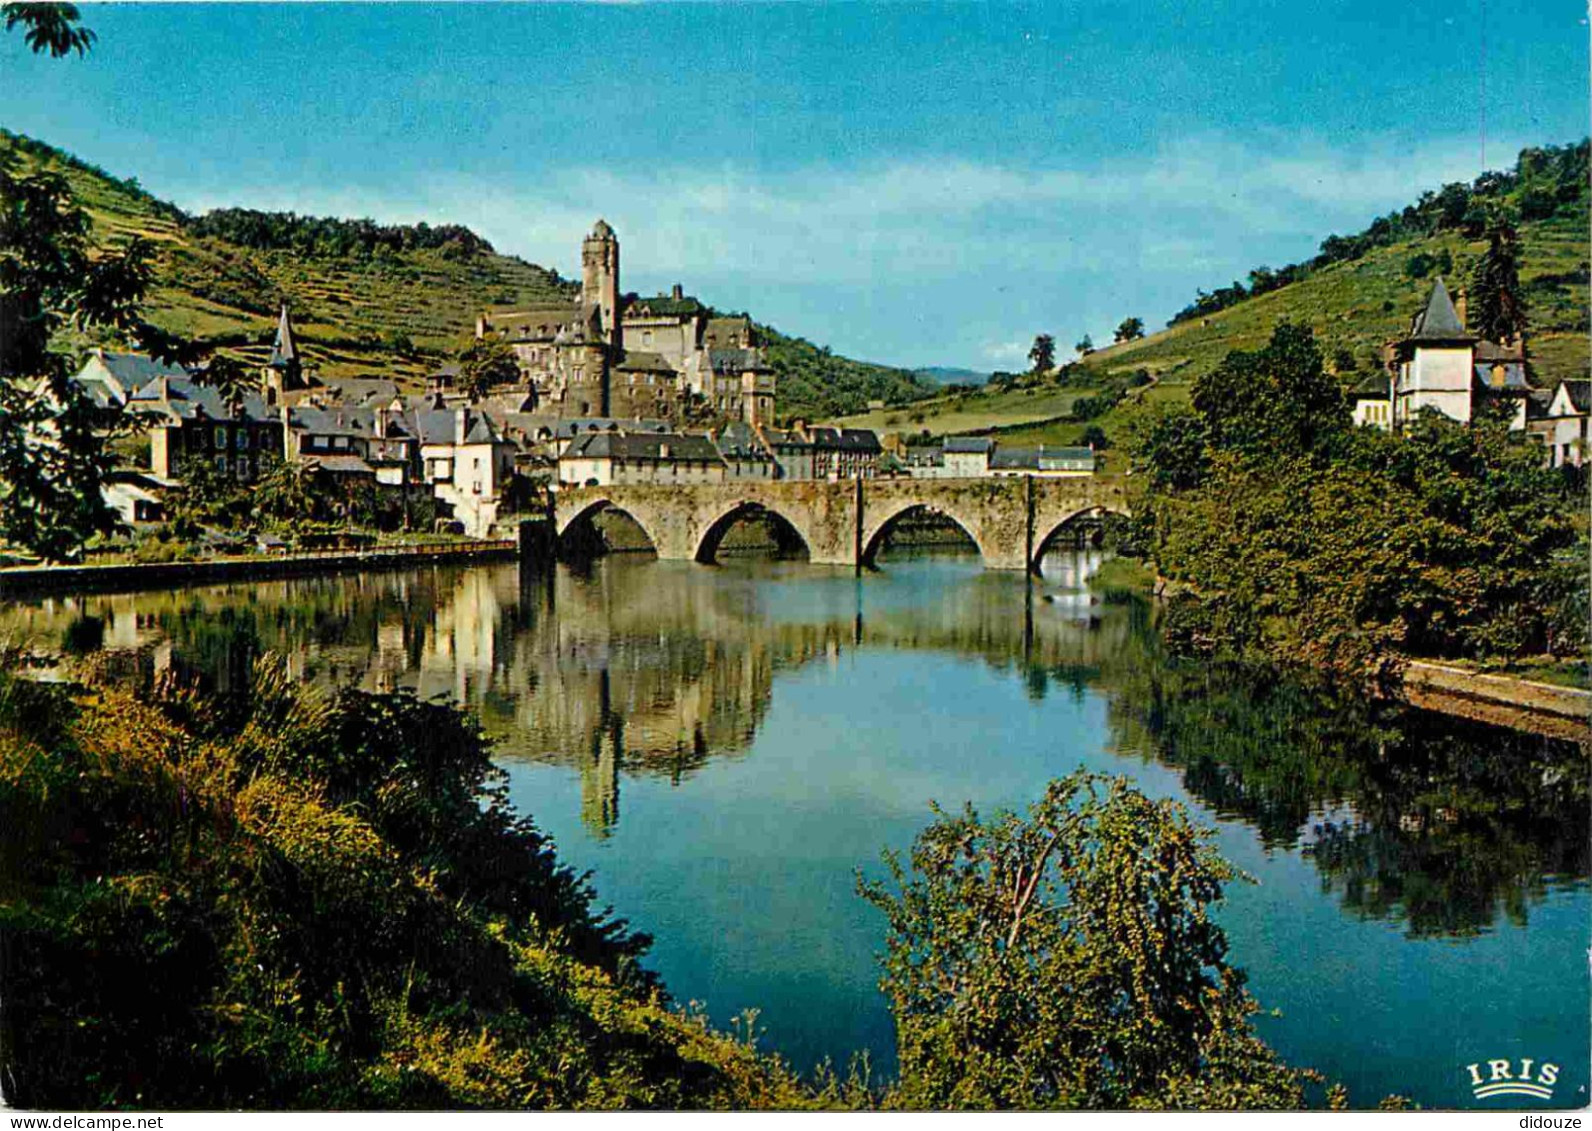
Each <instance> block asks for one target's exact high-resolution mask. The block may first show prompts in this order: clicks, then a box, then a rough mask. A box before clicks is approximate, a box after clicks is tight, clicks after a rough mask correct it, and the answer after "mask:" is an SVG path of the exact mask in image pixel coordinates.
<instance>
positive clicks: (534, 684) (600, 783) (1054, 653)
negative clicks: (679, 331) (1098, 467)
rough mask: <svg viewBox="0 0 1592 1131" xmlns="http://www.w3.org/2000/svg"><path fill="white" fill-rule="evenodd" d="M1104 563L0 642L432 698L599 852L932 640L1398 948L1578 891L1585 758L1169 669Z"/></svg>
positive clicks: (592, 595) (119, 661)
mask: <svg viewBox="0 0 1592 1131" xmlns="http://www.w3.org/2000/svg"><path fill="white" fill-rule="evenodd" d="M1100 560H1101V557H1100V555H1099V554H1098V552H1095V553H1089V554H1087V555H1086V554H1084V553H1063V554H1058V555H1054V556H1053V557H1052V558H1051V559H1050V560H1048V561H1047V562H1046V568H1045V576H1044V577H1043V578H1041V579H1038V580H1036V581H1034V582H1033V583H1031V584H1027V585H1025V584H1023V583H1022V582H1021V581H1020V580H1018V579H1014V578H1012V577H1009V576H1005V575H1001V574H994V573H985V572H981V571H980V569H979V567H978V563H977V559H976V558H972V559H968V560H966V561H957V560H955V559H952V560H946V559H943V558H941V559H938V560H935V561H914V560H912V559H911V558H910V557H904V558H902V559H901V560H899V561H895V562H891V563H889V564H888V566H887V568H886V570H885V571H884V572H883V573H881V574H878V575H873V576H868V577H864V578H860V579H854V578H853V577H852V576H851V575H850V573H849V572H846V571H834V570H826V569H819V568H814V567H810V566H806V565H802V564H798V563H774V562H759V563H747V562H742V563H736V564H732V565H730V566H727V567H724V568H703V567H699V566H695V565H691V564H687V563H668V562H655V561H649V560H636V559H629V560H626V559H624V558H611V559H608V560H606V561H604V562H600V563H598V564H596V565H595V566H593V567H591V568H589V569H587V570H584V571H580V570H572V569H568V568H564V567H559V568H558V569H556V570H553V571H546V572H537V571H530V570H527V571H522V570H520V569H519V568H517V567H516V566H514V565H504V566H497V567H489V568H474V569H464V568H433V569H427V570H419V571H414V572H408V573H390V574H365V575H355V576H343V577H330V578H317V579H304V580H294V581H282V582H267V583H259V584H250V585H238V586H217V587H208V588H199V589H189V590H176V591H168V592H160V593H141V594H128V595H113V596H85V597H81V598H73V599H65V600H59V599H58V600H52V601H43V602H33V603H20V604H17V605H14V606H12V607H11V608H9V609H7V610H4V611H0V641H3V640H5V639H6V638H8V637H11V638H16V637H23V638H31V639H33V640H34V641H35V642H36V643H37V644H38V645H39V647H41V648H43V649H45V650H51V651H61V652H64V653H67V654H69V655H71V654H76V655H77V656H78V657H79V659H78V660H77V662H80V663H82V662H87V663H93V664H99V665H102V666H108V667H111V668H113V669H116V670H117V671H118V672H119V673H120V674H122V675H125V677H126V678H129V679H138V680H148V679H153V678H155V676H157V675H158V674H160V673H163V672H171V673H173V674H174V675H175V676H177V677H179V678H197V679H201V680H203V681H206V682H208V683H211V684H212V685H214V686H217V687H218V688H220V689H222V690H225V689H227V688H229V687H235V686H238V685H240V683H241V682H242V681H243V680H245V679H246V678H247V673H248V671H249V668H250V666H251V665H252V663H253V662H254V660H255V658H256V657H258V656H259V655H260V654H261V653H262V652H264V651H266V650H274V651H277V652H280V653H281V654H282V655H283V656H285V657H286V660H287V663H288V664H289V667H290V670H291V671H292V672H293V673H294V674H295V675H297V676H298V677H300V678H302V679H306V680H309V681H312V682H315V683H319V684H322V685H326V686H338V687H341V686H353V687H358V688H360V689H363V690H368V691H389V690H395V689H398V688H405V689H409V690H412V691H414V692H415V693H416V694H418V695H420V696H422V697H432V696H445V697H447V698H450V699H452V700H454V701H456V702H460V703H463V704H466V705H468V706H469V707H471V708H472V709H473V710H474V711H475V712H476V714H477V715H478V717H479V718H480V720H481V724H482V726H483V728H484V729H485V731H486V732H487V734H488V735H489V736H491V738H492V739H493V740H494V741H495V743H496V744H497V749H498V755H499V757H500V758H501V759H504V760H516V759H524V760H530V761H536V762H542V763H549V764H557V765H563V766H568V767H570V768H572V769H573V770H575V771H576V772H577V773H578V775H579V778H580V783H581V798H582V817H583V821H584V823H585V825H586V827H587V829H588V830H589V831H590V832H591V834H592V835H594V836H597V837H605V836H608V835H609V834H610V833H611V832H612V830H613V829H614V828H615V825H616V823H617V822H618V821H619V820H620V813H621V789H622V782H623V779H624V777H625V776H626V775H647V776H652V777H657V778H662V779H666V780H668V781H670V782H672V783H675V784H677V785H682V786H684V785H686V783H688V781H689V779H690V778H691V777H692V776H693V775H694V774H696V773H698V772H699V771H701V770H702V769H703V767H705V766H706V765H707V764H708V763H709V762H710V761H712V760H716V759H739V758H742V757H744V756H745V755H746V753H747V752H748V751H749V750H750V749H751V748H752V745H753V739H754V736H755V735H756V733H757V731H758V729H759V728H760V727H761V726H762V725H763V724H764V721H765V719H766V717H767V715H768V712H769V708H770V704H771V702H772V699H773V693H774V692H773V689H774V684H775V680H776V676H777V673H778V672H779V671H781V670H782V669H793V668H796V667H800V666H802V665H809V664H813V663H829V664H835V663H838V662H839V660H840V658H841V657H842V656H843V655H844V654H845V653H847V652H848V651H851V650H855V649H858V648H867V649H900V650H906V651H934V652H948V653H953V654H955V655H958V656H963V657H977V658H979V659H980V660H982V661H983V662H984V663H986V664H988V665H990V666H991V667H993V668H995V669H998V670H1004V671H1010V672H1012V673H1013V675H1014V676H1017V677H1019V678H1021V679H1022V680H1023V681H1024V686H1025V688H1026V692H1027V694H1028V695H1029V697H1030V698H1035V699H1038V698H1043V697H1044V696H1046V695H1050V694H1056V693H1062V694H1071V695H1076V696H1083V695H1084V694H1086V693H1088V692H1090V691H1093V692H1095V693H1097V694H1101V695H1103V696H1105V698H1106V701H1107V706H1108V712H1107V718H1108V722H1109V725H1110V729H1111V734H1110V736H1109V741H1110V744H1111V748H1112V749H1114V750H1115V751H1116V752H1117V753H1118V754H1119V755H1120V756H1123V757H1126V758H1129V759H1134V758H1137V759H1143V760H1146V761H1154V762H1157V763H1160V764H1163V765H1168V766H1173V767H1176V768H1177V770H1178V772H1179V774H1180V776H1181V777H1182V779H1183V781H1184V784H1185V786H1186V787H1187V788H1188V789H1189V790H1190V791H1192V792H1193V793H1194V794H1195V795H1196V796H1198V797H1199V798H1200V799H1201V800H1202V801H1204V802H1205V803H1206V804H1208V805H1209V806H1210V807H1211V808H1212V809H1213V810H1215V811H1216V812H1217V813H1218V814H1221V815H1224V816H1226V817H1229V818H1236V819H1240V820H1242V821H1244V822H1245V823H1246V824H1248V825H1250V826H1252V827H1253V828H1254V829H1255V830H1256V832H1257V835H1258V836H1259V837H1260V838H1261V840H1262V842H1263V843H1265V844H1266V845H1267V846H1268V847H1277V848H1285V849H1292V848H1297V849H1299V850H1301V851H1304V852H1306V853H1308V854H1311V855H1312V856H1313V857H1314V859H1315V862H1316V866H1317V868H1318V870H1319V871H1320V873H1321V875H1322V879H1323V882H1324V883H1325V884H1327V885H1328V886H1330V887H1333V888H1335V889H1336V890H1337V891H1338V895H1339V899H1340V900H1341V902H1342V903H1343V904H1344V905H1345V907H1346V908H1349V909H1352V910H1354V911H1356V912H1357V913H1361V914H1369V915H1373V916H1376V917H1394V918H1398V919H1402V920H1404V921H1405V922H1406V924H1407V926H1408V928H1409V929H1410V930H1411V931H1412V932H1413V933H1417V934H1466V933H1471V932H1474V931H1476V930H1481V929H1485V928H1486V927H1487V925H1488V924H1489V923H1491V922H1493V921H1494V919H1495V917H1496V916H1497V915H1498V914H1500V913H1502V914H1503V915H1505V916H1507V917H1509V918H1511V919H1517V918H1520V917H1522V916H1524V914H1525V908H1526V906H1527V905H1528V903H1529V902H1530V901H1531V898H1532V897H1533V896H1536V895H1540V894H1541V893H1542V892H1543V891H1544V890H1546V889H1547V888H1548V887H1550V886H1552V885H1554V884H1556V883H1561V882H1564V881H1571V882H1576V881H1580V880H1583V879H1584V877H1585V876H1586V875H1587V873H1588V851H1589V850H1588V847H1587V840H1588V837H1587V832H1588V821H1587V812H1586V810H1587V805H1586V799H1587V764H1586V757H1585V752H1584V750H1583V749H1578V748H1577V746H1576V745H1575V744H1573V743H1568V742H1563V741H1555V740H1551V739H1545V738H1539V737H1536V736H1532V735H1528V734H1518V733H1515V732H1509V731H1501V730H1498V729H1497V728H1490V727H1481V726H1478V725H1475V724H1467V723H1464V722H1461V721H1455V720H1449V719H1443V718H1441V717H1439V716H1432V715H1429V714H1427V713H1426V712H1417V711H1413V710H1410V709H1405V708H1397V707H1386V706H1382V705H1376V704H1372V703H1369V702H1367V701H1366V700H1365V699H1364V698H1363V696H1355V697H1351V698H1347V699H1345V698H1342V697H1334V696H1331V695H1326V694H1323V693H1321V692H1320V691H1308V692H1307V691H1303V690H1301V689H1298V688H1295V687H1293V686H1291V685H1289V684H1287V683H1280V682H1277V681H1262V682H1256V681H1254V680H1253V679H1246V678H1243V677H1240V676H1236V675H1233V674H1231V673H1224V672H1221V671H1220V670H1217V669H1214V668H1211V667H1209V666H1207V665H1195V664H1186V663H1177V662H1174V661H1172V660H1170V659H1169V658H1168V657H1167V656H1166V655H1165V654H1164V650H1163V649H1162V647H1161V643H1160V638H1159V635H1158V634H1157V633H1156V632H1155V631H1154V629H1153V626H1152V625H1151V623H1150V622H1151V619H1152V611H1151V610H1150V609H1149V607H1148V606H1147V605H1145V604H1144V603H1143V602H1139V601H1122V602H1113V601H1112V600H1110V599H1109V598H1103V597H1101V596H1100V595H1098V594H1092V593H1090V592H1088V591H1087V588H1086V586H1085V582H1086V581H1087V578H1088V575H1089V574H1090V573H1092V571H1093V570H1094V569H1095V568H1096V567H1098V565H1099V563H1100Z"/></svg>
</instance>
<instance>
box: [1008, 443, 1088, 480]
mask: <svg viewBox="0 0 1592 1131" xmlns="http://www.w3.org/2000/svg"><path fill="white" fill-rule="evenodd" d="M1096 469H1097V460H1096V456H1095V450H1094V449H1093V448H1089V447H1057V448H1052V447H1046V446H1045V445H1044V444H1041V445H1039V447H1037V448H1007V447H1003V446H1000V445H997V446H996V448H995V450H994V451H993V452H992V453H991V454H990V460H989V472H988V474H989V475H991V476H994V477H997V478H999V477H1002V476H1017V475H1031V476H1034V477H1036V478H1045V479H1067V478H1073V477H1076V476H1082V475H1093V474H1094V473H1095V471H1096Z"/></svg>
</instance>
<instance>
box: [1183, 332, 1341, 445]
mask: <svg viewBox="0 0 1592 1131" xmlns="http://www.w3.org/2000/svg"><path fill="white" fill-rule="evenodd" d="M1191 400H1192V402H1193V405H1194V408H1195V409H1196V410H1197V411H1198V412H1199V413H1200V415H1201V416H1202V417H1203V418H1204V421H1205V426H1206V435H1207V439H1208V441H1209V442H1210V444H1211V445H1212V446H1213V447H1216V448H1225V449H1231V450H1237V451H1240V452H1243V453H1246V454H1260V453H1270V452H1287V453H1291V454H1298V453H1302V452H1307V451H1310V450H1311V449H1313V448H1315V447H1317V446H1319V445H1322V444H1325V443H1328V442H1329V441H1330V440H1331V438H1332V437H1334V436H1336V435H1339V434H1341V433H1342V432H1344V431H1345V430H1346V429H1347V428H1348V427H1349V420H1350V417H1349V408H1348V405H1347V403H1346V402H1345V400H1344V398H1343V390H1342V389H1341V388H1340V387H1339V385H1338V383H1337V382H1336V381H1333V380H1331V379H1330V378H1329V377H1328V376H1327V375H1326V371H1325V369H1324V367H1323V365H1322V361H1321V350H1320V349H1319V348H1318V347H1317V345H1316V340H1315V334H1314V333H1313V332H1312V331H1311V330H1310V328H1309V327H1308V326H1296V325H1294V324H1293V323H1291V322H1283V323H1280V324H1279V325H1278V326H1277V328H1276V329H1275V330H1274V331H1273V333H1272V336H1271V340H1270V341H1269V342H1268V343H1267V344H1266V346H1265V347H1264V348H1262V349H1259V350H1255V351H1253V352H1249V353H1245V352H1242V351H1239V350H1234V351H1233V352H1232V353H1230V354H1228V355H1227V357H1226V359H1225V360H1223V362H1222V364H1221V365H1219V366H1218V367H1217V368H1216V369H1215V370H1213V371H1212V372H1211V373H1209V374H1206V375H1205V376H1202V377H1200V378H1198V379H1197V380H1196V381H1195V382H1194V387H1193V389H1192V391H1191Z"/></svg>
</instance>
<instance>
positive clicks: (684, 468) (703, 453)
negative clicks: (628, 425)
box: [558, 432, 726, 487]
mask: <svg viewBox="0 0 1592 1131" xmlns="http://www.w3.org/2000/svg"><path fill="white" fill-rule="evenodd" d="M725 475H726V467H725V463H724V458H723V457H722V456H721V455H719V450H718V448H717V447H715V446H714V444H713V441H712V440H710V439H708V437H706V436H695V435H688V434H683V433H678V432H667V433H663V434H661V435H660V434H657V433H648V434H645V435H635V434H631V433H627V432H585V433H582V434H581V435H580V436H579V437H577V438H576V439H575V441H574V443H572V444H570V446H569V447H568V448H567V449H565V451H564V454H563V455H561V456H560V457H559V459H558V481H559V483H560V484H561V485H567V486H571V487H612V486H619V485H632V484H657V485H672V486H681V487H684V486H691V485H694V484H699V483H723V482H724V480H725Z"/></svg>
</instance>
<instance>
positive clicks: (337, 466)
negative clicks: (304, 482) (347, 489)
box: [304, 455, 376, 475]
mask: <svg viewBox="0 0 1592 1131" xmlns="http://www.w3.org/2000/svg"><path fill="white" fill-rule="evenodd" d="M304 462H305V463H314V464H316V465H317V466H319V467H320V469H321V470H322V471H329V472H331V473H332V474H333V475H375V474H376V469H375V468H374V467H371V466H370V464H368V463H366V462H365V461H364V460H362V459H360V458H359V457H358V456H320V455H316V456H306V457H305V460H304Z"/></svg>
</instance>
